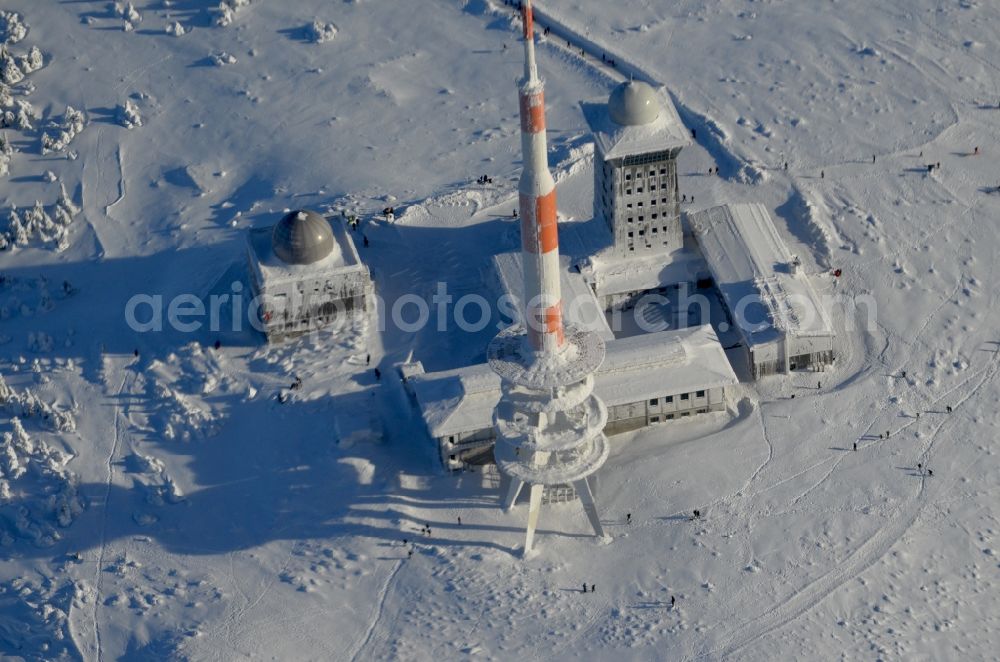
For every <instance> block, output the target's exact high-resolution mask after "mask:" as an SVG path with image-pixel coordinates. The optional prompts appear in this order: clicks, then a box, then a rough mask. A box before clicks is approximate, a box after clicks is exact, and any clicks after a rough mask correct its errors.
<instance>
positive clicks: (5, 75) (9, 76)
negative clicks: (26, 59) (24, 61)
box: [0, 48, 24, 85]
mask: <svg viewBox="0 0 1000 662" xmlns="http://www.w3.org/2000/svg"><path fill="white" fill-rule="evenodd" d="M0 80H2V81H3V82H4V83H6V84H7V85H17V84H18V83H20V82H21V81H22V80H24V72H23V71H21V67H19V66H17V61H16V60H15V59H14V57H13V56H12V55H11V54H10V53H8V52H7V49H6V48H3V49H2V50H0Z"/></svg>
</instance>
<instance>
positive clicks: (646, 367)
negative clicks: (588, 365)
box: [408, 325, 737, 437]
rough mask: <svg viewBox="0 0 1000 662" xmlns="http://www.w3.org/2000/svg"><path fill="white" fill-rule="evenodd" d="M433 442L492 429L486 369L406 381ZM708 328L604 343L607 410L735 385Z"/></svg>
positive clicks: (602, 383) (491, 390)
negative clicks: (605, 344)
mask: <svg viewBox="0 0 1000 662" xmlns="http://www.w3.org/2000/svg"><path fill="white" fill-rule="evenodd" d="M408 383H409V384H410V386H411V388H412V389H413V393H414V395H415V396H416V398H417V402H418V404H419V406H420V410H421V414H422V416H423V418H424V422H425V423H426V425H427V430H428V431H429V432H430V434H431V436H433V437H446V436H449V435H455V434H460V433H468V432H475V431H478V430H483V429H486V428H489V427H490V426H492V424H493V410H494V409H495V408H496V405H497V402H499V400H500V377H498V376H497V375H496V373H494V372H493V371H492V370H490V368H489V366H487V365H485V364H480V365H474V366H469V367H466V368H458V369H455V370H447V371H443V372H435V373H426V374H418V375H414V376H412V377H410V378H409V380H408ZM736 383H737V379H736V375H735V373H734V372H733V369H732V366H730V364H729V360H728V359H727V358H726V353H725V351H724V350H723V349H722V345H720V344H719V339H718V337H717V336H716V334H715V331H714V329H712V327H711V326H708V325H705V326H697V327H690V328H687V329H680V330H677V331H662V332H659V333H650V334H646V335H638V336H633V337H631V338H625V339H622V340H612V341H610V342H608V343H607V354H606V357H605V359H604V364H603V365H601V367H600V369H599V370H598V371H597V374H596V376H595V382H594V392H595V393H596V394H597V395H598V397H600V398H601V399H602V400H603V401H604V403H605V404H606V405H608V406H615V405H621V404H629V403H633V402H641V401H643V400H646V399H648V398H652V397H659V396H663V395H674V394H680V393H691V392H694V391H699V390H705V389H710V388H717V387H724V386H730V385H732V384H736Z"/></svg>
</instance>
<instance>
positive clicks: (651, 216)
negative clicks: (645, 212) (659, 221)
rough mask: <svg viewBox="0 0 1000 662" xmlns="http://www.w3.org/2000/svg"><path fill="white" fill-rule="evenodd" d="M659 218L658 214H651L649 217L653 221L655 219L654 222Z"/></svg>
mask: <svg viewBox="0 0 1000 662" xmlns="http://www.w3.org/2000/svg"><path fill="white" fill-rule="evenodd" d="M658 216H659V214H657V213H653V214H650V215H649V217H650V218H651V219H653V220H654V221H655V220H656V218H657V217H658Z"/></svg>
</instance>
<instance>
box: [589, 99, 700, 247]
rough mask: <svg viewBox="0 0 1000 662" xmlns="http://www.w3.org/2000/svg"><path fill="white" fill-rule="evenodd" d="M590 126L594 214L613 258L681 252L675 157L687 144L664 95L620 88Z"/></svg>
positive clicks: (671, 105)
mask: <svg viewBox="0 0 1000 662" xmlns="http://www.w3.org/2000/svg"><path fill="white" fill-rule="evenodd" d="M591 122H592V125H593V126H592V129H593V131H594V143H595V150H594V213H595V215H596V216H597V217H598V218H603V219H604V221H605V222H606V223H607V224H608V228H609V229H610V230H611V235H612V237H613V239H612V242H613V251H614V253H615V254H617V255H621V256H628V255H637V254H641V255H644V254H649V253H652V252H671V251H675V250H677V249H679V248H681V247H682V246H683V232H682V230H681V219H680V199H679V193H678V184H677V155H678V154H680V151H681V149H683V148H684V147H685V146H687V145H689V144H690V141H689V140H688V137H687V131H686V129H685V128H684V126H683V124H682V123H681V120H680V117H679V116H678V115H677V110H676V109H675V108H674V105H673V103H672V102H671V100H670V97H669V96H668V95H667V93H666V91H665V89H663V88H660V89H659V90H656V89H654V88H653V87H652V86H650V85H648V84H647V83H643V82H638V81H629V82H626V83H622V84H621V85H619V86H618V87H616V88H615V89H614V91H613V92H612V93H611V97H610V98H609V99H608V104H607V110H606V112H604V113H600V114H598V115H597V116H596V117H594V118H592V119H591Z"/></svg>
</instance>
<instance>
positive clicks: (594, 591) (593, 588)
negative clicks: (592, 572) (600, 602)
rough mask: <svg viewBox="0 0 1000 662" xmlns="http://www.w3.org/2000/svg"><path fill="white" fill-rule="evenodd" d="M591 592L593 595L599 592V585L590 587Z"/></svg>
mask: <svg viewBox="0 0 1000 662" xmlns="http://www.w3.org/2000/svg"><path fill="white" fill-rule="evenodd" d="M590 592H591V593H596V592H597V584H591V585H590Z"/></svg>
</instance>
